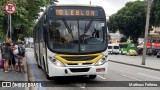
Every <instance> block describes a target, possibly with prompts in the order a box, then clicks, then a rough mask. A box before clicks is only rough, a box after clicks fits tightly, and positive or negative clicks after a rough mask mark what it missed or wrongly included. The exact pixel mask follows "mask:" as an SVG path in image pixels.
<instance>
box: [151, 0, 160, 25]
mask: <svg viewBox="0 0 160 90" xmlns="http://www.w3.org/2000/svg"><path fill="white" fill-rule="evenodd" d="M150 20H151V22H150V24H151V25H152V26H156V27H159V26H160V0H153V3H152V7H151V19H150Z"/></svg>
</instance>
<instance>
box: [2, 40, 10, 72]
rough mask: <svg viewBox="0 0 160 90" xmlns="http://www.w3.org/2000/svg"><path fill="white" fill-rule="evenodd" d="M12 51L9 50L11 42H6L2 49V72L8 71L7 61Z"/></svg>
mask: <svg viewBox="0 0 160 90" xmlns="http://www.w3.org/2000/svg"><path fill="white" fill-rule="evenodd" d="M11 54H12V49H11V40H9V39H8V40H6V42H5V46H4V47H3V52H2V55H3V59H4V72H8V69H9V60H10V58H11Z"/></svg>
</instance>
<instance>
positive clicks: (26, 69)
mask: <svg viewBox="0 0 160 90" xmlns="http://www.w3.org/2000/svg"><path fill="white" fill-rule="evenodd" d="M25 60H26V64H25V75H24V78H25V81H28V62H27V57H25ZM24 90H29V88H28V87H26V88H25V89H24Z"/></svg>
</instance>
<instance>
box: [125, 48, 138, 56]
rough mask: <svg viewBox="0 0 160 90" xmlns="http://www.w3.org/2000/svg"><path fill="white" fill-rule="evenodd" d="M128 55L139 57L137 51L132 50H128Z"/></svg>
mask: <svg viewBox="0 0 160 90" xmlns="http://www.w3.org/2000/svg"><path fill="white" fill-rule="evenodd" d="M127 55H130V56H136V55H138V53H137V51H136V50H133V49H130V50H128V52H127Z"/></svg>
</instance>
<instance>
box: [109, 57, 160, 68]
mask: <svg viewBox="0 0 160 90" xmlns="http://www.w3.org/2000/svg"><path fill="white" fill-rule="evenodd" d="M108 61H110V62H115V63H120V64H125V65H130V66H135V67H140V68H146V69H150V70H155V71H160V69H156V68H152V67H147V66H142V65H136V64H130V63H125V62H119V61H115V60H108Z"/></svg>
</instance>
